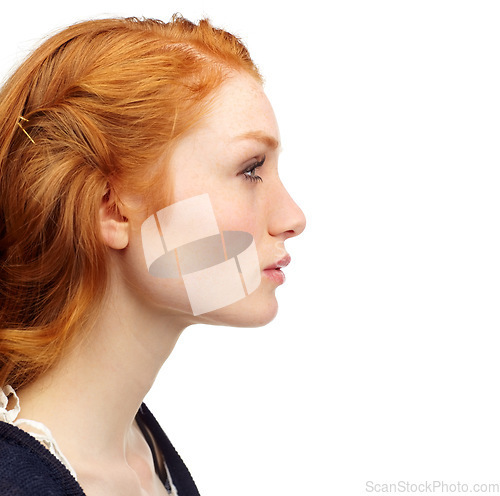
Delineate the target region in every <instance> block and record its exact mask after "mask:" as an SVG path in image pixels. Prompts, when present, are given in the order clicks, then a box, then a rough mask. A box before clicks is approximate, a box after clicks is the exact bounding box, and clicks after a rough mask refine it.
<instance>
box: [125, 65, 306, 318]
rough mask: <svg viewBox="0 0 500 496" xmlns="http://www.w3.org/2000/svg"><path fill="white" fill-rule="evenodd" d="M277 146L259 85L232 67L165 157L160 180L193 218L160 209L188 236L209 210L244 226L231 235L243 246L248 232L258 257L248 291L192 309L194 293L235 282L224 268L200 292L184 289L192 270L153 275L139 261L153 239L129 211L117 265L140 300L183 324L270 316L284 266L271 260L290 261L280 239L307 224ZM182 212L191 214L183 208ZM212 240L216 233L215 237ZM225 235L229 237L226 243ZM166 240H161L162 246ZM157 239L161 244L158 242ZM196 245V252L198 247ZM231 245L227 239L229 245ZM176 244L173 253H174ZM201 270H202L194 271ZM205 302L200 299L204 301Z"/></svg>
mask: <svg viewBox="0 0 500 496" xmlns="http://www.w3.org/2000/svg"><path fill="white" fill-rule="evenodd" d="M279 152H280V136H279V129H278V125H277V122H276V118H275V116H274V112H273V109H272V107H271V105H270V103H269V100H268V99H267V97H266V96H265V94H264V92H263V89H262V86H261V85H260V84H259V83H258V82H257V81H255V80H254V79H253V78H251V77H249V76H247V75H243V74H239V73H235V74H234V75H233V76H232V77H231V78H229V79H228V80H227V81H226V82H225V83H224V84H223V85H222V86H221V88H220V90H219V91H218V93H217V95H216V97H215V100H214V102H213V105H212V107H211V111H210V113H209V114H208V116H206V117H205V118H204V119H203V121H202V122H201V123H200V124H199V125H198V126H196V128H193V130H191V131H190V132H189V133H188V134H187V135H185V136H184V137H183V138H182V139H181V140H180V141H179V142H178V144H177V146H176V148H175V150H174V152H173V154H172V156H171V158H170V160H169V164H168V174H167V173H166V174H165V180H166V181H167V180H168V181H169V182H170V183H171V184H173V188H171V190H172V193H173V199H172V204H174V205H177V206H179V207H180V206H183V207H188V208H189V209H190V211H189V212H188V213H189V214H190V215H191V216H192V220H193V224H192V225H191V223H190V221H189V220H187V221H186V222H184V224H182V225H181V224H175V222H174V221H172V217H170V219H171V222H170V224H169V220H168V215H166V216H163V218H164V219H166V220H164V222H165V225H164V228H163V230H164V231H165V232H167V231H168V229H170V228H173V226H174V225H176V226H177V227H176V229H177V230H181V231H182V230H185V231H186V232H182V233H181V237H182V236H184V235H187V237H189V236H190V235H191V234H192V233H191V232H189V231H190V230H195V229H197V228H196V226H195V225H196V224H197V222H198V220H199V222H200V225H201V226H203V225H204V222H205V221H204V220H203V219H204V218H205V216H207V218H208V219H209V220H208V221H207V223H208V224H210V219H212V220H214V222H215V221H216V227H218V230H219V231H222V232H226V231H233V232H234V231H237V232H240V233H243V234H241V235H237V236H241V238H238V239H240V241H241V240H244V243H243V244H244V247H246V246H247V245H248V240H251V239H252V238H251V237H253V241H254V243H255V248H256V255H257V257H258V261H257V257H255V258H252V257H251V256H250V258H249V259H248V260H249V262H248V264H247V268H248V270H249V271H253V272H252V273H253V276H255V277H256V278H258V281H257V283H256V284H255V287H254V288H253V291H251V292H248V293H249V294H247V295H246V296H244V297H243V298H241V299H239V300H238V301H235V302H232V303H230V304H227V305H223V304H222V303H221V304H220V305H221V306H220V307H219V308H216V309H215V310H211V311H208V312H205V313H202V314H200V315H197V316H194V315H193V311H194V310H193V309H195V305H198V304H199V303H200V302H199V301H198V300H199V299H201V300H203V298H204V297H206V298H208V299H210V298H212V297H213V293H214V292H217V291H219V290H221V291H222V293H224V292H226V293H227V295H228V296H230V295H231V294H233V293H234V291H235V290H236V289H232V288H233V286H231V285H232V282H231V281H230V278H231V277H232V276H231V275H229V272H228V276H227V277H228V278H229V279H227V282H226V279H224V277H226V276H224V277H223V278H222V279H220V280H217V282H214V283H212V282H209V283H208V285H207V286H205V290H204V291H205V292H206V295H205V296H204V294H202V293H200V294H196V295H195V294H194V293H192V294H190V293H189V288H188V291H187V292H186V287H188V278H189V277H190V275H187V277H185V282H186V285H184V284H183V281H182V279H181V278H173V277H165V278H162V277H155V276H153V275H152V274H151V273H150V272H148V267H149V263H148V262H146V263H145V253H146V259H147V258H148V250H150V248H149V244H150V243H151V242H155V243H156V241H151V240H150V239H149V240H148V239H147V238H146V237H145V236H144V232H145V230H144V227H143V229H142V234H141V226H140V225H139V224H142V223H143V221H144V218H141V219H139V218H137V219H134V218H129V220H130V223H131V238H130V243H129V246H128V247H127V249H126V250H125V253H124V261H125V262H126V263H125V265H123V270H124V272H125V274H126V280H129V281H130V282H132V283H133V287H134V288H135V290H136V291H139V292H141V299H142V300H143V301H144V302H145V303H146V304H149V305H152V306H154V308H155V309H156V310H158V309H162V310H163V311H165V312H166V313H170V314H175V315H178V316H185V317H186V320H187V322H189V323H192V322H205V323H214V324H223V325H224V324H226V325H233V326H258V325H264V324H266V323H267V322H269V321H270V320H272V318H273V317H274V316H275V314H276V312H277V301H276V297H275V290H276V288H277V287H278V286H279V285H280V284H282V283H283V276H282V273H281V272H280V271H279V270H276V266H280V265H283V264H287V262H288V260H287V259H288V255H287V252H286V251H285V248H284V242H285V240H286V239H287V238H289V237H292V236H295V235H298V234H300V233H301V232H302V231H303V229H304V227H305V218H304V215H303V213H302V211H301V210H300V208H299V207H298V206H297V205H296V204H295V203H294V202H293V200H292V199H291V197H290V196H289V194H288V193H287V191H286V189H285V188H284V186H283V185H282V183H281V181H280V179H279V177H278V156H279ZM167 177H168V179H167ZM198 199H200V201H198ZM185 200H190V201H187V202H186V201H185ZM201 200H202V201H201ZM196 209H199V210H196ZM185 210H186V209H185ZM210 210H212V212H210ZM165 211H167V210H165ZM170 211H172V209H170V210H169V211H168V212H170ZM179 211H180V212H181V214H182V211H181V210H180V209H179ZM176 215H177V214H176ZM214 217H215V219H214ZM185 218H186V219H189V215H188V216H187V217H185ZM161 219H162V214H161V211H160V213H159V214H158V216H157V217H156V218H155V220H154V221H153V220H152V219H151V220H152V222H153V224H152V225H153V226H156V225H160V224H161V222H162V220H161ZM179 226H180V227H179ZM153 229H156V227H153ZM160 229H161V226H160ZM202 229H203V227H202ZM244 233H247V234H244ZM175 234H176V233H173V235H174V236H175ZM250 235H251V237H250ZM227 236H228V235H227ZM165 237H166V236H165ZM214 239H215V240H217V239H218V237H217V236H214ZM229 239H230V238H229V237H227V239H226V244H228V243H229V241H228V240H229ZM168 242H169V240H168V239H167V245H168ZM199 243H201V242H199ZM158 246H161V245H160V244H159V242H158ZM163 246H164V247H165V242H163ZM193 246H194V245H193ZM205 246H209V245H208V244H206V245H205ZM194 249H195V253H196V247H194ZM224 249H226V247H224ZM230 249H231V247H230V246H227V250H228V251H229V250H230ZM183 250H184V248H183V247H182V246H180V247H179V248H178V249H177V251H176V252H175V256H176V257H177V264H178V263H179V257H182V256H184V255H183V254H184V251H183ZM174 251H175V250H172V260H175V259H174ZM236 251H238V250H236ZM249 251H250V250H249ZM206 253H207V250H206V248H203V245H202V244H200V245H199V251H198V255H195V258H197V259H200V257H201V258H203V257H207V255H206ZM235 258H237V257H235ZM207 260H209V259H208V258H207ZM252 261H254V262H252ZM181 262H182V261H181ZM245 263H246V262H245V261H244V260H243V259H240V260H238V262H237V263H236V265H237V266H238V268H239V269H240V272H241V267H240V266H241V265H243V264H245ZM252 263H253V265H252ZM207 265H210V264H209V263H207ZM180 268H181V269H182V264H181V266H180ZM149 269H151V267H149ZM244 275H246V274H245V270H243V274H242V275H238V278H240V277H241V278H242V279H244V278H243V276H244ZM204 276H205V275H204V274H202V273H201V272H200V277H204ZM183 277H184V275H183ZM217 277H218V276H217ZM255 277H254V281H255V280H256V279H255ZM199 281H200V287H203V284H204V283H205V282H207V281H206V280H205V281H203V280H202V279H199ZM247 284H248V281H247ZM234 288H235V287H234ZM255 288H256V289H255ZM207 289H208V290H207ZM195 300H196V301H195ZM221 301H222V300H221ZM190 302H191V304H190ZM203 303H204V302H203V301H201V305H202V307H203ZM215 306H217V305H215ZM206 308H210V307H209V306H208V307H206Z"/></svg>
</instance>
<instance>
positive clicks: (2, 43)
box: [0, 0, 500, 496]
mask: <svg viewBox="0 0 500 496" xmlns="http://www.w3.org/2000/svg"><path fill="white" fill-rule="evenodd" d="M67 5H68V4H62V3H60V2H59V1H58V2H55V1H51V0H45V1H44V2H31V1H29V0H28V1H24V2H22V1H18V2H8V3H3V5H2V7H0V17H1V19H0V73H1V75H2V76H3V75H6V74H7V71H8V70H9V69H10V68H11V67H12V65H13V64H14V63H16V62H17V61H19V60H20V58H22V57H24V56H25V55H26V54H27V52H28V51H29V49H30V48H31V47H33V46H34V45H35V44H36V43H38V41H39V40H40V38H41V37H42V36H45V35H48V34H50V33H51V32H53V31H54V30H56V29H59V28H61V27H63V26H65V25H67V24H70V23H73V22H76V21H77V20H82V19H87V18H90V17H100V16H107V15H127V16H128V15H135V16H151V17H157V18H162V19H168V18H169V17H170V16H171V15H172V14H173V13H174V12H177V11H178V12H181V13H182V14H183V15H184V16H186V17H188V18H190V19H192V20H197V19H199V18H200V17H202V16H204V15H207V16H209V17H210V18H211V20H212V21H213V23H214V24H216V25H218V26H220V27H224V28H226V29H228V30H230V31H232V32H234V33H236V34H238V35H240V36H241V37H242V38H243V40H244V41H245V43H246V44H247V46H248V47H249V49H250V51H251V54H252V55H253V57H254V59H255V60H256V62H257V63H258V65H259V66H260V68H261V71H262V73H263V74H264V76H265V78H266V80H267V83H266V88H267V93H268V95H269V97H270V99H271V101H272V103H273V105H274V107H275V110H276V113H277V116H278V119H279V121H280V126H281V133H282V139H283V144H284V152H283V155H282V159H281V164H280V167H281V175H282V178H283V180H284V183H285V185H286V186H288V188H289V191H290V192H291V194H292V195H293V196H294V198H295V199H296V201H297V202H298V203H299V204H300V205H301V207H302V208H303V210H304V212H305V214H306V216H307V219H308V227H307V229H306V231H305V233H304V234H303V236H302V237H301V238H297V239H295V240H290V241H289V242H288V246H287V248H288V250H289V251H290V253H291V254H292V259H293V260H292V264H291V266H290V267H289V268H288V269H287V270H286V273H287V276H288V280H287V283H286V284H285V285H284V286H283V287H281V288H279V289H278V296H279V300H280V313H279V315H278V317H277V318H276V319H275V320H274V321H273V322H272V323H271V324H270V325H268V326H266V327H264V328H260V329H233V328H211V327H204V326H198V327H193V328H190V329H188V330H187V331H186V332H185V333H184V335H183V336H182V337H181V340H180V342H179V344H178V346H177V348H176V349H175V351H174V353H173V354H172V356H171V357H170V358H169V360H168V362H167V364H166V365H165V367H164V368H163V370H162V372H161V374H160V376H159V378H158V381H157V383H156V385H155V387H154V388H153V390H152V392H151V393H150V394H149V395H148V398H147V402H148V404H149V406H150V408H151V409H152V410H153V411H154V413H155V414H156V416H157V417H158V419H159V420H160V422H161V424H162V425H163V426H164V428H165V430H166V431H167V433H168V434H169V436H170V438H171V439H172V441H173V443H174V444H175V446H176V447H177V449H178V450H179V452H180V453H181V455H182V456H183V458H184V459H185V461H186V463H187V465H188V466H189V468H190V470H191V472H192V474H193V476H194V478H195V480H196V481H197V484H198V486H199V489H200V492H201V494H202V495H203V496H235V495H238V496H250V495H252V496H255V495H257V494H258V495H263V496H271V495H272V496H275V495H289V496H299V495H300V496H303V495H313V494H314V495H342V496H346V495H347V496H350V495H361V494H366V493H365V482H366V481H369V480H371V481H374V482H378V483H383V482H397V481H399V480H403V481H410V482H421V481H425V480H428V481H433V480H439V481H445V482H448V483H452V482H458V481H460V482H462V483H470V484H472V483H474V482H490V481H493V482H500V387H499V383H500V360H499V358H498V357H499V355H500V340H499V331H500V326H499V324H500V318H499V311H498V310H499V304H498V303H499V301H500V262H499V260H500V235H499V227H500V226H499V212H500V192H499V181H498V180H499V176H500V174H499V158H500V151H499V149H500V147H499V143H500V141H499V138H500V133H499V131H500V57H499V56H500V29H499V26H500V5H499V4H498V2H497V1H477V0H475V1H472V0H470V1H461V0H454V1H443V0H433V1H428V0H419V1H418V2H417V1H413V2H410V1H404V0H398V1H386V0H383V1H375V0H373V1H368V0H367V1H360V0H343V1H332V2H323V1H320V0H310V1H308V2H305V3H303V4H301V5H298V6H297V7H293V6H291V5H292V2H284V1H282V2H271V1H269V0H253V1H252V2H248V3H242V2H237V1H234V0H233V1H229V0H212V1H210V0H207V1H205V2H203V1H188V0H186V1H184V2H174V1H172V2H168V1H152V0H142V1H134V2H131V1H119V2H118V1H106V0H101V1H85V2H74V3H71V7H68V6H67ZM96 401H97V399H96ZM96 405H97V403H96ZM89 414H96V415H98V414H99V412H98V408H97V406H96V407H95V408H94V409H92V407H91V408H90V409H89Z"/></svg>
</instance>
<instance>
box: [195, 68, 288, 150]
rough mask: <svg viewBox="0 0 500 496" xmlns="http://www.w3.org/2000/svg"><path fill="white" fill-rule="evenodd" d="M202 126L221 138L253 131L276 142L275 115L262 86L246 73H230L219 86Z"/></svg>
mask: <svg viewBox="0 0 500 496" xmlns="http://www.w3.org/2000/svg"><path fill="white" fill-rule="evenodd" d="M202 127H205V129H206V131H207V132H209V133H211V134H215V135H217V136H218V139H221V140H223V141H231V140H233V139H234V138H236V137H238V136H241V135H250V134H252V133H258V134H262V135H268V136H270V137H272V138H274V139H275V140H277V141H279V130H278V124H277V122H276V117H275V115H274V111H273V109H272V106H271V104H270V102H269V100H268V98H267V96H266V94H265V93H264V90H263V88H262V85H261V83H259V82H258V81H256V80H255V79H254V78H252V77H251V76H248V75H246V74H239V73H235V74H233V75H231V77H230V78H229V79H228V80H227V81H226V82H225V83H224V84H223V85H222V86H221V87H220V88H219V90H218V91H217V93H216V94H215V95H214V100H213V105H212V110H211V112H210V114H209V115H208V116H207V118H206V119H205V120H204V121H203V123H202Z"/></svg>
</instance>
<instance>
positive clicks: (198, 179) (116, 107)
mask: <svg viewBox="0 0 500 496" xmlns="http://www.w3.org/2000/svg"><path fill="white" fill-rule="evenodd" d="M278 154H279V132H278V127H277V124H276V120H275V117H274V114H273V111H272V108H271V106H270V104H269V101H268V100H267V98H266V96H265V95H264V93H263V90H262V81H261V77H260V75H259V73H258V71H257V69H256V67H255V65H254V64H253V62H252V60H251V59H250V57H249V55H248V52H247V50H246V49H245V47H244V46H243V45H242V44H241V42H240V41H239V40H238V39H237V38H235V37H234V36H232V35H231V34H229V33H227V32H224V31H222V30H217V29H215V28H213V27H212V26H211V25H210V24H209V22H208V21H201V22H200V23H199V25H194V24H192V23H190V22H188V21H186V20H185V19H183V18H180V17H175V18H174V19H173V20H172V21H171V22H170V23H168V24H164V23H162V22H159V21H153V20H142V21H140V20H137V19H106V20H98V21H88V22H83V23H80V24H76V25H74V26H71V27H69V28H68V29H66V30H64V31H62V32H61V33H59V34H57V35H55V36H54V37H52V38H50V39H49V40H47V41H46V42H45V43H44V44H43V45H42V46H41V47H40V48H38V49H37V50H36V51H35V52H34V53H33V54H32V55H31V56H30V57H29V59H28V60H27V61H26V62H25V63H24V64H23V65H22V66H21V67H20V68H19V69H18V70H17V72H16V73H14V75H13V76H12V77H11V78H10V80H9V81H8V82H7V84H6V85H5V87H4V88H3V91H2V93H1V95H0V360H1V362H0V384H1V385H2V387H3V393H2V394H1V395H0V400H1V403H0V419H2V416H3V422H0V494H2V495H3V494H20V495H24V494H30V495H31V494H37V495H43V494H51V495H52V494H53V495H56V494H57V495H59V494H75V495H76V494H79V495H81V494H86V495H88V496H98V495H106V496H110V495H111V496H112V495H120V496H124V495H131V496H132V495H144V494H147V495H160V494H162V495H164V494H178V495H179V496H184V495H195V494H198V491H197V489H196V487H195V485H194V482H193V480H192V479H191V477H190V475H189V472H188V471H187V469H186V467H185V466H184V464H183V463H182V460H181V459H180V457H179V456H178V455H177V453H176V452H175V450H174V449H173V447H172V446H171V444H170V442H169V441H168V439H167V437H166V436H165V434H164V433H163V431H162V430H161V428H160V427H159V425H158V424H157V423H156V421H155V419H154V417H153V416H152V415H151V413H150V412H149V411H148V410H147V408H146V407H145V406H144V405H143V404H142V401H143V398H144V396H145V395H146V393H147V392H148V390H149V389H150V388H151V386H152V384H153V381H154V379H155V376H156V375H157V373H158V371H159V369H160V367H161V366H162V364H163V362H164V361H165V360H166V358H167V357H168V356H169V354H170V352H171V351H172V349H173V347H174V345H175V343H176V341H177V339H178V337H179V335H180V334H181V332H182V331H183V330H184V329H185V328H186V327H188V326H189V325H191V324H195V323H210V324H216V325H230V326H259V325H263V324H266V323H267V322H269V321H270V320H271V319H272V318H273V317H274V315H275V314H276V311H277V303H276V298H275V290H276V288H277V286H278V285H280V284H281V283H282V282H283V281H284V276H283V274H282V272H281V271H280V268H281V267H283V266H285V265H287V264H288V262H289V261H290V258H289V256H288V255H287V253H286V251H285V249H284V242H285V240H286V239H288V238H290V237H292V236H296V235H298V234H299V233H300V232H301V231H302V230H303V229H304V227H305V219H304V216H303V214H302V212H301V210H300V209H299V208H298V207H297V206H296V204H295V203H294V202H293V201H292V199H291V198H290V197H289V195H288V193H287V192H286V190H285V189H284V187H283V185H282V184H281V182H280V180H279V177H278V173H277V161H278ZM90 405H92V406H91V407H90ZM19 406H20V411H19ZM46 448H49V450H50V453H49V451H47V449H46Z"/></svg>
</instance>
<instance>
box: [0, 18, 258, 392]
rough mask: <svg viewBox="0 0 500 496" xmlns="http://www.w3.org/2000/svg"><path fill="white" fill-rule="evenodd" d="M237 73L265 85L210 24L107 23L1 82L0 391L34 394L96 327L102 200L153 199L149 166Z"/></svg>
mask: <svg viewBox="0 0 500 496" xmlns="http://www.w3.org/2000/svg"><path fill="white" fill-rule="evenodd" d="M235 70H236V71H240V72H245V73H247V74H250V75H251V76H253V77H255V78H256V79H257V80H259V81H261V77H260V75H259V72H258V70H257V68H256V66H255V65H254V63H253V62H252V60H251V58H250V56H249V53H248V51H247V49H246V48H245V46H244V45H243V44H242V43H241V41H240V40H239V39H238V38H237V37H235V36H233V35H231V34H230V33H227V32H226V31H223V30H220V29H216V28H214V27H213V26H212V25H211V24H210V22H209V21H208V20H202V21H200V22H199V23H198V24H193V23H191V22H189V21H187V20H186V19H184V18H182V17H180V16H174V17H173V18H172V20H171V21H170V22H168V23H164V22H162V21H158V20H151V19H136V18H127V19H102V20H93V21H85V22H81V23H78V24H75V25H73V26H70V27H69V28H67V29H65V30H63V31H61V32H60V33H58V34H56V35H54V36H53V37H51V38H49V39H48V40H46V41H45V42H44V43H43V44H42V45H41V46H40V47H38V48H37V49H36V50H35V51H34V52H33V53H32V54H31V55H30V56H29V57H28V58H27V60H26V61H25V62H24V63H23V64H21V66H20V67H19V68H18V69H17V71H15V72H14V73H13V75H12V76H11V77H10V79H9V80H8V81H7V82H6V84H5V85H4V87H3V88H2V90H1V92H0V386H2V385H6V384H11V385H12V386H13V387H14V388H20V387H22V386H24V385H27V384H29V383H31V382H33V381H34V380H35V379H36V378H37V377H38V376H39V375H40V374H42V373H43V372H45V371H47V370H48V369H49V368H50V367H51V366H52V365H53V364H54V363H55V362H56V361H57V360H58V358H60V357H61V355H62V354H63V353H64V351H65V350H66V349H67V347H68V345H69V343H71V342H72V340H73V339H74V337H75V336H77V335H78V334H79V331H80V332H83V331H82V329H84V328H85V327H88V326H89V325H91V322H92V319H93V318H95V317H96V315H97V313H98V309H99V303H100V302H101V301H102V300H103V298H104V296H105V294H106V288H107V281H108V273H107V263H106V260H107V248H106V246H105V245H104V243H103V241H102V238H101V234H100V229H99V208H100V206H101V204H102V201H103V198H105V197H106V195H108V194H109V191H110V190H111V189H113V190H116V188H117V187H118V186H119V187H120V188H123V189H125V190H126V191H128V192H131V193H133V194H137V195H141V196H142V197H144V198H150V199H151V200H152V198H153V197H154V195H153V197H151V192H152V191H153V192H154V191H155V190H158V187H153V184H155V181H156V179H155V174H154V167H153V164H157V163H158V162H159V161H160V159H161V158H162V157H165V156H166V155H168V152H169V150H171V149H172V148H173V147H174V146H175V143H176V140H177V139H178V138H179V137H181V136H182V135H183V134H184V133H185V132H186V131H187V130H188V129H190V128H191V127H192V126H193V125H195V124H196V123H198V122H199V121H200V120H201V119H202V118H203V115H204V114H205V113H206V112H207V109H208V108H209V104H210V101H211V96H213V95H214V93H215V91H216V90H217V88H218V87H219V86H220V85H221V84H222V83H223V82H224V80H225V79H226V78H227V77H228V76H229V75H230V73H231V72H232V71H235ZM33 142H34V143H33ZM167 167H168V164H167Z"/></svg>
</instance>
